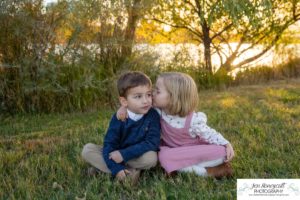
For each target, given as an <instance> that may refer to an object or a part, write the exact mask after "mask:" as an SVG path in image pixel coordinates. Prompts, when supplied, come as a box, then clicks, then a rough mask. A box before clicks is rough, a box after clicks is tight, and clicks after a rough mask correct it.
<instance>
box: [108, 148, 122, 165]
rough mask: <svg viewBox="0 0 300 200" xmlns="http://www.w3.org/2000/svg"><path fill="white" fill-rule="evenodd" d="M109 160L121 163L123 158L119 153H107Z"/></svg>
mask: <svg viewBox="0 0 300 200" xmlns="http://www.w3.org/2000/svg"><path fill="white" fill-rule="evenodd" d="M109 159H111V160H113V161H115V162H116V163H121V162H122V161H123V157H122V155H121V153H120V151H112V152H110V153H109Z"/></svg>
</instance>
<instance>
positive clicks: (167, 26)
mask: <svg viewBox="0 0 300 200" xmlns="http://www.w3.org/2000/svg"><path fill="white" fill-rule="evenodd" d="M163 29H164V31H165V32H170V31H171V29H172V27H171V26H169V25H166V24H165V25H163Z"/></svg>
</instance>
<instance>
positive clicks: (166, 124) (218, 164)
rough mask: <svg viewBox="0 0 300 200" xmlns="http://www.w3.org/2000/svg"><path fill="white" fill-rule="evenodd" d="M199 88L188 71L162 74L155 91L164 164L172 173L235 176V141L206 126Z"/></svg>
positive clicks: (161, 162)
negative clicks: (201, 109) (232, 168)
mask: <svg viewBox="0 0 300 200" xmlns="http://www.w3.org/2000/svg"><path fill="white" fill-rule="evenodd" d="M197 103H198V91H197V86H196V84H195V82H194V80H193V79H192V78H191V77H190V76H189V75H187V74H183V73H178V72H167V73H163V74H161V75H160V76H159V77H158V79H157V81H156V85H155V90H154V92H153V106H154V107H156V108H157V109H156V110H157V111H158V112H159V114H160V115H161V121H160V123H161V129H162V143H161V146H160V151H159V153H158V157H159V161H160V164H161V166H162V167H163V168H164V169H165V170H166V172H167V173H168V174H171V173H172V172H175V171H179V172H195V173H196V174H198V175H200V176H213V177H216V178H220V177H223V176H227V177H229V176H231V175H232V170H231V167H230V165H229V161H230V160H232V158H233V156H234V151H233V148H232V146H231V144H230V143H229V142H228V141H227V140H226V139H225V138H224V137H223V136H222V135H221V134H220V133H218V132H217V131H215V130H214V129H212V128H210V127H208V126H207V125H206V122H207V118H206V115H205V114H204V113H202V112H195V111H194V110H195V109H196V107H197Z"/></svg>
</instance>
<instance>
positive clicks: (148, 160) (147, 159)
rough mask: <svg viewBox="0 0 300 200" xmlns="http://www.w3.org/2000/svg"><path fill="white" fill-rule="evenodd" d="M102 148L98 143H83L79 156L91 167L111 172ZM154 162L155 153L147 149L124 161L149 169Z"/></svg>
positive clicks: (139, 167)
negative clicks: (141, 153)
mask: <svg viewBox="0 0 300 200" xmlns="http://www.w3.org/2000/svg"><path fill="white" fill-rule="evenodd" d="M102 149H103V148H102V147H101V146H99V145H96V144H92V143H88V144H86V145H84V147H83V150H82V152H81V156H82V158H83V159H84V160H85V161H86V162H88V163H89V164H91V165H92V166H93V167H96V168H97V169H99V170H100V171H102V172H105V173H111V171H110V170H109V169H108V168H107V165H106V163H105V161H104V158H103V155H102ZM156 163H157V153H156V152H155V151H148V152H146V153H144V154H143V155H141V156H140V157H138V158H135V159H132V160H129V161H128V162H127V163H126V166H128V167H131V168H135V169H149V168H151V167H154V166H155V165H156Z"/></svg>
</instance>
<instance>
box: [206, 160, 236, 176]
mask: <svg viewBox="0 0 300 200" xmlns="http://www.w3.org/2000/svg"><path fill="white" fill-rule="evenodd" d="M205 169H206V171H207V173H208V176H211V177H215V178H216V179H221V178H223V177H226V178H230V177H232V175H233V171H232V168H231V165H230V163H223V164H221V165H218V166H215V167H206V168H205Z"/></svg>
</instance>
